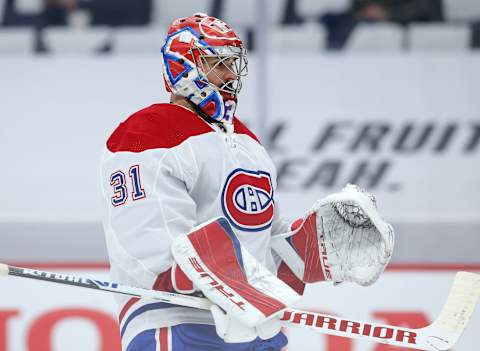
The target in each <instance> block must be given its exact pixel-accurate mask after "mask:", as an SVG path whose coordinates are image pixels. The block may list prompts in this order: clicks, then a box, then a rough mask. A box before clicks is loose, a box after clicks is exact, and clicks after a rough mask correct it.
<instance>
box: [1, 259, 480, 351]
mask: <svg viewBox="0 0 480 351" xmlns="http://www.w3.org/2000/svg"><path fill="white" fill-rule="evenodd" d="M2 275H10V276H16V277H20V278H27V279H35V280H41V281H46V282H51V283H57V284H63V285H70V286H75V287H81V288H87V289H93V290H100V291H107V292H111V293H115V294H123V295H129V296H134V297H138V298H146V299H152V300H157V301H162V302H166V303H170V304H175V305H180V306H186V307H194V308H199V309H203V310H209V309H210V306H211V305H212V304H211V302H210V301H209V300H208V299H205V298H201V297H195V296H188V295H182V294H176V293H170V292H164V291H156V290H149V289H142V288H136V287H131V286H126V285H121V284H117V283H112V282H108V281H100V280H95V279H90V278H83V277H77V276H72V275H66V274H60V273H51V272H46V271H41V270H36V269H28V268H20V267H14V266H7V265H5V264H1V263H0V276H2ZM479 297H480V275H478V274H473V273H466V272H460V273H457V275H456V278H455V282H454V284H453V286H452V289H451V292H450V296H449V298H448V300H447V303H446V304H445V306H444V310H445V309H447V310H448V312H449V314H451V316H450V315H447V314H446V313H445V312H442V314H441V315H440V317H439V318H438V319H437V320H436V321H435V322H434V323H433V324H431V325H430V326H427V327H425V328H420V329H409V328H401V327H396V326H391V325H383V324H375V323H371V322H365V321H358V320H351V319H344V318H341V317H337V316H332V315H326V314H321V313H315V312H307V311H300V310H295V309H287V310H285V311H284V314H283V316H282V318H281V321H282V324H284V325H285V326H287V327H288V326H298V327H306V328H309V329H313V330H315V331H317V332H320V333H323V334H329V335H335V336H341V337H347V338H351V339H363V340H369V341H375V342H379V343H384V344H391V345H396V346H401V347H406V348H413V349H419V350H427V351H443V350H448V349H450V348H451V347H453V345H454V344H455V342H456V341H457V339H458V338H459V336H460V335H461V334H462V332H463V330H464V328H465V326H466V324H467V322H468V319H469V317H470V315H471V314H472V313H473V311H474V309H475V306H476V304H477V301H478V299H479ZM457 310H458V313H456V311H457ZM460 312H462V313H463V315H462V316H461V320H459V321H456V320H455V315H459V314H460ZM460 322H461V323H460ZM448 323H450V324H454V325H455V327H456V328H457V329H456V330H452V327H449V328H444V327H443V326H444V325H446V324H448ZM459 325H460V327H459Z"/></svg>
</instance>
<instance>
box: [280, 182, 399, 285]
mask: <svg viewBox="0 0 480 351" xmlns="http://www.w3.org/2000/svg"><path fill="white" fill-rule="evenodd" d="M393 245H394V232H393V228H392V226H391V225H390V224H388V223H387V222H385V221H384V220H383V219H382V218H381V217H380V215H379V214H378V211H377V207H376V201H375V198H374V197H373V196H372V195H370V194H368V193H366V192H364V191H361V190H360V189H359V188H358V187H357V186H356V185H352V184H347V186H346V187H345V188H344V189H342V191H341V192H339V193H335V194H332V195H329V196H327V197H326V198H324V199H322V200H319V201H317V202H316V203H315V205H314V206H313V207H312V209H311V210H310V211H308V213H307V214H306V216H305V217H304V218H303V219H302V220H300V221H296V222H295V223H294V224H293V225H292V231H291V232H289V233H285V234H280V235H276V236H274V237H273V238H272V247H273V249H274V250H275V251H276V252H277V253H278V254H279V256H280V257H281V258H282V259H283V261H284V262H285V263H286V265H287V266H288V267H289V268H290V269H291V271H292V272H293V273H294V274H295V276H296V277H298V278H299V279H301V280H302V281H303V282H306V283H314V282H319V281H325V280H331V281H333V282H336V283H339V282H344V281H348V282H354V283H357V284H359V285H362V286H367V285H371V284H373V283H374V282H375V281H376V280H377V279H378V277H379V276H380V274H381V273H382V272H383V271H384V269H385V267H386V266H387V264H388V262H389V261H390V258H391V256H392V252H393Z"/></svg>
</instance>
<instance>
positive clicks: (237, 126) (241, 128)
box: [233, 117, 261, 144]
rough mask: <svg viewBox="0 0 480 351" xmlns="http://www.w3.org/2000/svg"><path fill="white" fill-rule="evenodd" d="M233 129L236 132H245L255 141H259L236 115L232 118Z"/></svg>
mask: <svg viewBox="0 0 480 351" xmlns="http://www.w3.org/2000/svg"><path fill="white" fill-rule="evenodd" d="M233 128H234V129H233V131H234V132H235V133H237V134H245V135H248V136H249V137H250V138H252V139H253V140H255V141H256V142H257V143H259V144H261V143H260V140H258V138H257V136H256V135H255V134H254V133H253V132H252V131H251V130H250V129H248V128H247V126H246V125H245V124H243V123H242V122H241V121H240V120H239V119H238V118H237V117H235V118H234V119H233Z"/></svg>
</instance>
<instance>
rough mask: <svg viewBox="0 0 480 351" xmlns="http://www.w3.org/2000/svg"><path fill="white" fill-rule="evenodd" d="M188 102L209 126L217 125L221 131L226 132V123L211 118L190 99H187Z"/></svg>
mask: <svg viewBox="0 0 480 351" xmlns="http://www.w3.org/2000/svg"><path fill="white" fill-rule="evenodd" d="M186 100H187V101H188V104H189V105H190V106H191V108H192V109H193V110H194V111H195V113H196V114H197V115H199V116H200V117H201V118H202V119H203V120H204V121H205V122H207V123H209V124H215V125H217V126H218V127H220V128H221V129H223V130H224V131H226V128H225V126H224V122H222V121H218V120H216V119H214V118H212V117H210V116H209V115H207V114H206V113H205V112H204V111H203V110H202V109H201V108H200V107H198V106H197V105H195V104H194V103H192V102H191V101H190V100H188V99H186ZM232 123H233V121H232Z"/></svg>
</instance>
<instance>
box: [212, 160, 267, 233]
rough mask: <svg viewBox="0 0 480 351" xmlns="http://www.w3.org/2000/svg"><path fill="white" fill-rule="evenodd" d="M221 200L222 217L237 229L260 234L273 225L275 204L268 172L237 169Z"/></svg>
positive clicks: (226, 184)
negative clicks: (259, 232)
mask: <svg viewBox="0 0 480 351" xmlns="http://www.w3.org/2000/svg"><path fill="white" fill-rule="evenodd" d="M221 201H222V210H223V214H224V215H225V217H226V218H227V219H228V220H229V222H230V223H231V225H232V226H234V227H235V228H237V229H240V230H244V231H260V230H263V229H266V228H268V227H269V226H270V225H271V224H272V220H273V213H274V208H275V203H274V200H273V186H272V180H271V177H270V174H269V173H267V172H264V171H249V170H245V169H241V168H237V169H235V170H234V171H233V172H231V173H230V174H229V176H228V177H227V180H226V181H225V184H224V186H223V191H222V200H221Z"/></svg>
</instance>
